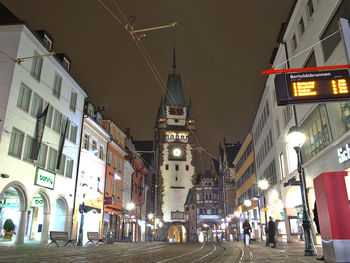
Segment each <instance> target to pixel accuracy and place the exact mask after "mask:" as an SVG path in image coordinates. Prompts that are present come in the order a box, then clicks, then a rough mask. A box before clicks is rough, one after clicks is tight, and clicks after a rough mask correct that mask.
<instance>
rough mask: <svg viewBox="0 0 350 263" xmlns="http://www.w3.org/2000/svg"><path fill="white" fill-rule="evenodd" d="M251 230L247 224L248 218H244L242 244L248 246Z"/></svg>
mask: <svg viewBox="0 0 350 263" xmlns="http://www.w3.org/2000/svg"><path fill="white" fill-rule="evenodd" d="M251 232H252V228H251V226H250V224H249V221H248V219H246V220H245V221H244V223H243V235H244V237H243V241H244V246H245V247H246V246H248V247H249V242H250V233H251Z"/></svg>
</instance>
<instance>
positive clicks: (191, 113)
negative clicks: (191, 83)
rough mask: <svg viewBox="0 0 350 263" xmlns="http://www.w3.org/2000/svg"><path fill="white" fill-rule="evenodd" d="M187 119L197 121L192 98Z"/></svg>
mask: <svg viewBox="0 0 350 263" xmlns="http://www.w3.org/2000/svg"><path fill="white" fill-rule="evenodd" d="M187 119H189V120H194V119H195V116H194V111H193V108H192V99H191V98H190V104H189V105H188V111H187Z"/></svg>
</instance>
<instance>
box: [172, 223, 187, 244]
mask: <svg viewBox="0 0 350 263" xmlns="http://www.w3.org/2000/svg"><path fill="white" fill-rule="evenodd" d="M168 240H169V242H174V243H177V242H186V240H187V232H186V228H185V227H184V226H183V225H182V224H180V223H174V224H171V225H170V226H169V228H168Z"/></svg>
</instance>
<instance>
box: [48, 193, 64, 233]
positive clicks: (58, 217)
mask: <svg viewBox="0 0 350 263" xmlns="http://www.w3.org/2000/svg"><path fill="white" fill-rule="evenodd" d="M67 213H68V205H67V202H66V200H65V199H64V198H63V197H59V198H57V199H56V203H55V208H54V209H53V213H52V215H51V218H52V219H51V220H52V225H51V228H50V229H51V230H53V231H65V230H66V223H67Z"/></svg>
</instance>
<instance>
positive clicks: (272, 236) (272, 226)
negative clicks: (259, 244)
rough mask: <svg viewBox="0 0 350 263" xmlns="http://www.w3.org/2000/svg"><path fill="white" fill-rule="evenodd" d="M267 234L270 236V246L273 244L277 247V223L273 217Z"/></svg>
mask: <svg viewBox="0 0 350 263" xmlns="http://www.w3.org/2000/svg"><path fill="white" fill-rule="evenodd" d="M267 234H268V235H269V239H268V244H267V245H268V246H269V245H270V244H271V243H272V244H273V246H272V247H273V248H275V247H276V238H275V235H276V223H275V222H273V220H272V217H271V216H270V221H269V224H268V226H267Z"/></svg>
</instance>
